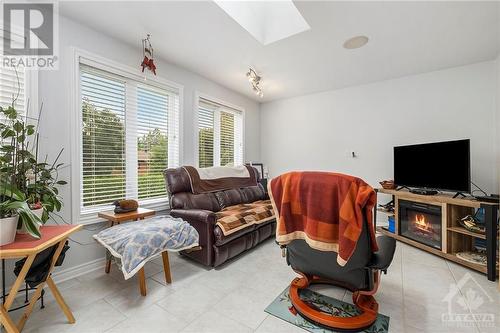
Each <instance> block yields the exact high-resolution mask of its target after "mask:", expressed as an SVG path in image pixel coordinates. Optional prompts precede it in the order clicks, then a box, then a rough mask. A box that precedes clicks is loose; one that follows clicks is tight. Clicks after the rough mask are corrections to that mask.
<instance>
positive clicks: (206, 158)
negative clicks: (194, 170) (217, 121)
mask: <svg viewBox="0 0 500 333" xmlns="http://www.w3.org/2000/svg"><path fill="white" fill-rule="evenodd" d="M198 143H199V150H198V152H199V166H200V168H207V167H210V166H213V165H214V112H213V111H212V110H210V109H206V108H204V107H203V106H200V109H199V112H198Z"/></svg>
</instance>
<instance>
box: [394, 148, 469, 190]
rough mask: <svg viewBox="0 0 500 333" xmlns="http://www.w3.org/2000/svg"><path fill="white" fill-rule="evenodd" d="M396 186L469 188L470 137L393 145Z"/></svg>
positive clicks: (444, 188) (447, 188) (443, 188)
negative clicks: (408, 144) (409, 144)
mask: <svg viewBox="0 0 500 333" xmlns="http://www.w3.org/2000/svg"><path fill="white" fill-rule="evenodd" d="M394 183H396V185H398V186H408V187H417V188H428V189H439V190H444V191H455V192H465V193H469V192H470V140H458V141H446V142H435V143H426V144H418V145H411V146H399V147H394Z"/></svg>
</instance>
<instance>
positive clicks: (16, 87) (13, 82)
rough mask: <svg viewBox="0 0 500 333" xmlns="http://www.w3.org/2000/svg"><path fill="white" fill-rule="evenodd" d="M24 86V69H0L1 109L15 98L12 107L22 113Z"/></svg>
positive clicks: (24, 105)
mask: <svg viewBox="0 0 500 333" xmlns="http://www.w3.org/2000/svg"><path fill="white" fill-rule="evenodd" d="M16 71H17V73H16ZM25 85H26V79H25V70H24V67H22V66H18V67H17V68H15V69H14V68H12V67H0V105H1V106H2V107H7V106H10V105H12V102H13V101H14V99H16V97H17V100H16V102H15V103H14V107H15V108H16V110H17V112H19V113H24V112H25V108H26V94H25Z"/></svg>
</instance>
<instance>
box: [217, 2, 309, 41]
mask: <svg viewBox="0 0 500 333" xmlns="http://www.w3.org/2000/svg"><path fill="white" fill-rule="evenodd" d="M214 2H215V3H216V4H217V5H218V6H219V7H220V8H222V10H224V11H225V12H226V13H227V14H228V15H229V16H231V17H232V18H233V19H234V20H235V21H236V22H237V23H238V24H239V25H241V26H242V27H243V28H245V30H246V31H248V32H249V33H250V34H251V35H252V36H253V37H254V38H255V39H257V40H258V41H259V42H260V43H261V44H264V45H268V44H271V43H273V42H276V41H278V40H281V39H284V38H287V37H290V36H293V35H296V34H298V33H301V32H303V31H306V30H309V29H310V28H311V27H309V24H307V22H306V20H305V19H304V18H303V17H302V15H301V14H300V12H299V11H298V10H297V8H296V7H295V5H294V4H293V2H292V1H291V0H286V1H216V0H215V1H214Z"/></svg>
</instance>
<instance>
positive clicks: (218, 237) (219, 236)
mask: <svg viewBox="0 0 500 333" xmlns="http://www.w3.org/2000/svg"><path fill="white" fill-rule="evenodd" d="M275 221H276V220H274V219H271V220H268V221H266V222H263V223H260V224H252V225H250V226H248V227H247V228H243V229H240V230H238V231H236V232H233V233H232V234H230V235H227V236H225V235H224V233H223V232H222V230H221V228H220V227H219V226H217V225H216V226H215V228H214V237H215V243H214V245H215V246H216V247H217V246H221V245H224V244H227V243H229V242H231V241H233V240H235V239H236V238H239V237H243V236H245V235H246V234H248V233H252V232H255V231H257V230H259V229H262V228H264V227H265V226H267V225H269V224H274V225H276V222H275Z"/></svg>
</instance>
